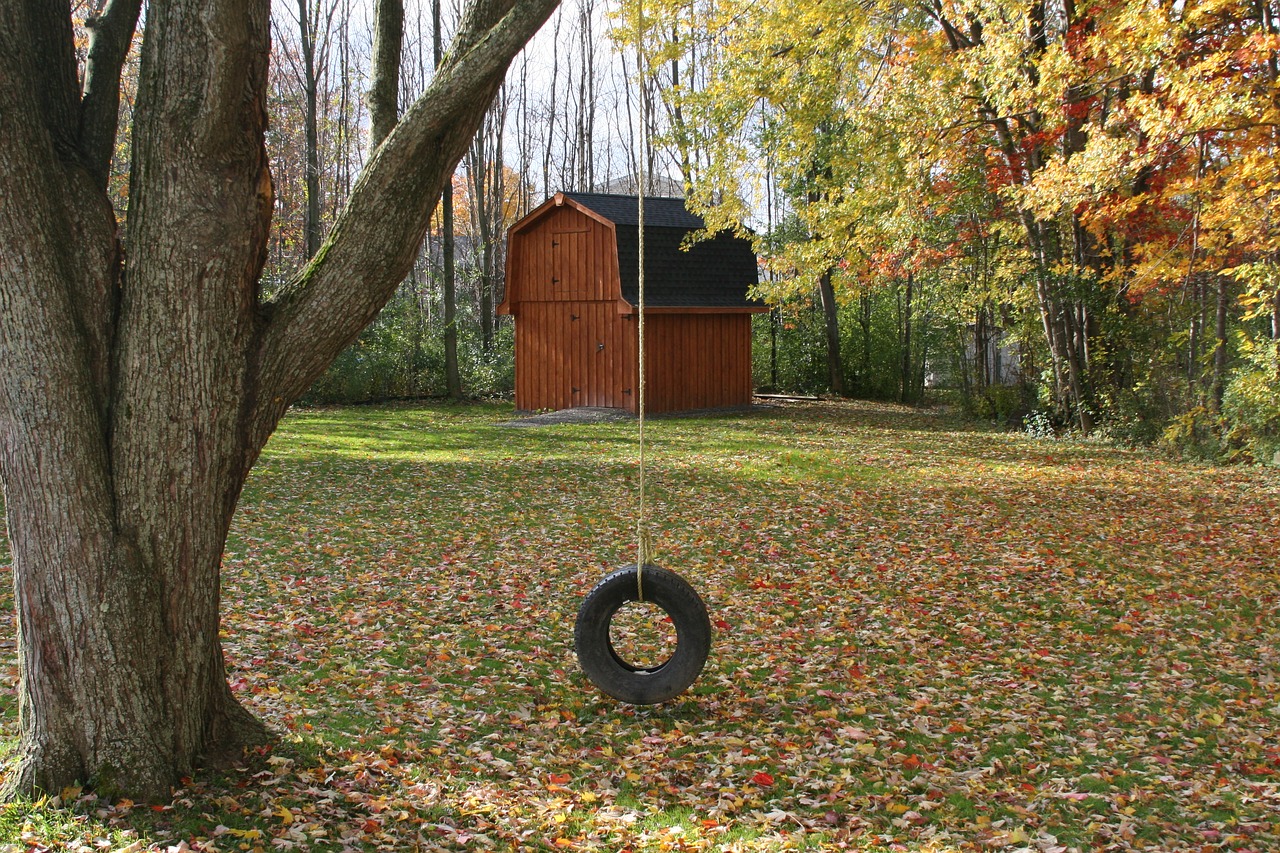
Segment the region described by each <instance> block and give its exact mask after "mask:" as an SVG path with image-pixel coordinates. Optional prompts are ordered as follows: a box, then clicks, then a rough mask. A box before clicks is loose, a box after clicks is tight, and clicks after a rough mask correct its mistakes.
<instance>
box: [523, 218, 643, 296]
mask: <svg viewBox="0 0 1280 853" xmlns="http://www.w3.org/2000/svg"><path fill="white" fill-rule="evenodd" d="M514 242H516V243H518V245H519V252H518V255H517V257H516V258H515V259H514V263H513V264H512V265H511V270H512V280H509V281H508V283H507V288H508V299H510V300H511V301H512V302H514V303H520V302H559V301H563V300H578V301H591V300H606V299H620V298H621V296H622V285H621V284H620V283H619V278H618V251H617V249H616V248H615V247H614V236H613V229H612V228H610V227H609V226H608V225H605V224H604V223H602V222H599V221H597V220H595V219H592V218H591V217H589V216H587V215H586V214H585V213H582V212H581V211H578V210H575V209H574V208H572V207H559V208H556V209H555V210H552V211H550V212H548V213H547V215H546V216H544V217H543V218H542V219H540V220H538V221H537V222H534V223H531V224H530V226H529V227H528V228H527V229H525V230H523V231H521V232H520V233H518V234H517V235H515V241H514ZM513 288H514V289H513Z"/></svg>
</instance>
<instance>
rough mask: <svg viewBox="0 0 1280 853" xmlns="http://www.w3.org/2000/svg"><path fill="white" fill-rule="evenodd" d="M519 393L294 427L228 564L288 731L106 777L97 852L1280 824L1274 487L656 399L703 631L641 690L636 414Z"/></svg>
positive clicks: (778, 411) (233, 672)
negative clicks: (622, 682)
mask: <svg viewBox="0 0 1280 853" xmlns="http://www.w3.org/2000/svg"><path fill="white" fill-rule="evenodd" d="M509 411H510V410H509V409H504V408H501V407H471V408H456V407H445V406H439V407H388V408H361V409H352V410H325V411H315V412H298V413H295V414H293V415H292V416H291V417H290V418H289V419H288V420H287V421H286V422H285V423H284V425H283V426H282V428H281V430H280V432H279V433H278V434H277V436H276V437H275V438H274V439H273V441H272V443H271V445H270V446H269V447H268V449H267V451H266V452H265V453H264V455H263V458H262V462H261V463H260V465H259V467H258V469H257V470H256V471H255V473H254V475H253V477H252V479H251V482H250V484H249V485H248V487H247V488H246V491H245V494H244V498H243V501H242V505H241V510H240V512H239V515H238V517H237V520H236V523H235V528H234V531H233V535H232V538H231V541H230V543H229V544H228V552H227V557H226V560H225V564H224V584H225V591H224V601H225V602H226V606H225V611H226V615H225V618H224V625H223V631H224V645H225V648H226V652H227V656H228V662H229V669H230V677H231V680H232V686H233V689H234V690H235V691H236V693H237V695H238V696H239V697H240V698H241V700H242V701H243V702H244V703H245V704H246V705H247V706H249V707H250V708H251V709H252V710H253V711H254V712H255V713H257V714H259V715H261V716H262V717H263V718H265V719H266V720H267V721H268V722H270V723H271V724H272V725H273V726H274V727H275V728H276V729H277V730H278V731H280V732H281V734H282V740H281V743H280V744H279V745H278V746H277V747H276V748H275V749H274V750H272V751H271V752H270V753H268V754H264V755H262V756H258V757H257V761H256V762H255V763H254V764H253V765H252V767H251V769H250V771H249V772H247V773H246V774H244V775H242V776H238V777H230V778H221V779H205V778H202V779H200V780H196V781H192V782H191V783H190V784H189V785H187V786H186V787H185V788H184V789H183V790H182V791H179V792H178V793H177V794H176V795H175V800H174V802H173V803H172V804H170V805H169V806H168V807H166V808H164V809H162V810H160V811H156V810H154V809H153V808H150V807H142V806H133V805H132V804H128V803H125V804H120V803H113V804H101V803H98V802H97V801H95V800H93V799H92V794H91V793H90V794H85V795H81V796H80V798H79V802H78V804H77V805H76V808H78V809H79V810H80V812H81V813H82V814H83V815H84V817H85V820H86V821H87V825H86V828H82V829H80V830H77V831H76V832H79V833H80V837H79V839H78V840H77V841H76V843H85V839H90V836H92V835H93V834H94V833H95V832H98V833H101V834H102V836H103V838H104V839H107V836H106V833H107V832H109V831H116V832H118V831H119V829H118V828H119V827H121V826H133V827H135V829H136V831H137V833H138V835H137V837H138V838H139V839H140V841H141V842H142V843H144V844H145V845H147V846H155V847H159V848H161V849H164V848H178V847H181V846H182V845H186V846H187V847H189V848H191V849H196V848H201V847H202V848H204V849H217V850H258V849H262V850H267V849H271V850H290V849H297V850H331V849H333V850H337V849H369V850H376V849H386V850H409V849H422V850H432V849H440V850H459V849H476V850H484V849H493V850H517V849H535V850H609V851H618V850H624V849H629V850H633V851H640V850H790V849H833V850H834V849H851V850H894V849H900V850H935V851H950V850H1000V849H1005V850H1039V851H1070V850H1137V849H1152V850H1196V851H1199V850H1206V849H1207V850H1236V851H1263V850H1269V849H1277V848H1278V847H1280V698H1278V694H1280V691H1278V690H1277V680H1278V679H1280V642H1278V639H1280V629H1278V628H1277V623H1280V619H1277V610H1278V609H1280V606H1278V605H1277V594H1278V593H1277V586H1278V585H1277V570H1276V567H1275V564H1276V554H1278V553H1280V488H1278V484H1277V481H1276V479H1275V475H1274V473H1273V472H1272V473H1268V472H1264V471H1259V470H1252V469H1220V468H1207V467H1195V466H1187V465H1180V464H1173V463H1168V462H1164V461H1161V460H1159V459H1155V458H1152V457H1149V456H1145V455H1141V454H1136V453H1130V452H1123V451H1118V450H1113V449H1110V448H1107V447H1105V446H1103V445H1098V444H1093V443H1072V442H1043V441H1036V440H1032V439H1028V438H1025V437H1022V436H1018V435H1011V434H1007V433H994V432H982V431H974V430H972V429H967V428H964V427H963V426H961V425H958V424H954V423H951V422H948V421H946V420H944V419H941V418H938V417H935V416H934V415H932V414H930V413H928V412H927V411H926V412H922V411H914V410H909V409H904V408H899V407H892V406H875V405H870V404H833V403H825V404H817V405H803V406H781V407H775V408H771V409H768V410H762V411H756V412H753V413H733V414H729V415H723V416H709V417H705V418H694V419H671V420H665V421H658V422H655V423H654V425H653V428H652V432H651V435H652V440H653V445H652V449H651V453H650V460H651V465H652V469H651V471H650V482H651V484H652V494H653V498H652V506H651V509H650V519H649V521H650V525H651V526H652V528H653V530H654V538H655V540H656V542H657V543H658V545H659V549H660V557H659V562H661V563H663V564H664V565H667V566H668V567H670V568H673V569H676V570H678V571H680V572H681V573H683V574H684V575H685V576H686V577H688V578H689V579H690V580H691V581H692V582H693V583H694V584H695V586H697V587H698V589H699V590H700V591H701V593H702V595H703V596H704V598H705V599H706V600H707V603H708V606H709V608H710V611H711V615H712V621H713V623H714V625H715V640H714V646H713V651H712V658H711V660H710V661H709V663H708V666H707V669H706V670H705V672H704V674H703V676H702V678H701V680H700V681H699V682H698V684H697V685H696V686H695V687H694V688H693V690H691V691H690V693H689V694H686V695H685V696H684V697H682V698H681V699H679V700H677V701H675V702H672V703H670V704H668V705H664V706H660V707H656V708H634V707H630V706H625V705H619V704H617V703H615V702H613V701H612V700H608V699H606V698H605V697H603V696H601V695H600V694H598V693H597V692H595V691H594V689H593V688H591V687H590V685H589V684H587V682H586V681H585V679H584V678H583V676H582V675H581V674H580V672H579V671H578V669H577V666H576V662H575V660H574V657H573V650H572V626H573V619H574V615H575V611H576V608H577V605H578V603H579V602H580V600H581V597H582V596H583V595H584V594H585V593H586V592H587V590H589V589H590V587H591V585H592V584H593V583H594V582H595V581H596V580H597V579H598V578H599V577H600V576H601V575H602V574H603V573H605V572H606V571H607V570H609V569H610V568H612V567H615V566H617V565H621V564H624V563H626V562H627V561H629V560H633V559H634V557H635V544H634V540H635V532H634V528H635V517H634V513H635V509H634V495H635V484H636V469H635V462H634V459H635V425H634V423H625V422H624V423H607V424H591V425H571V426H550V427H546V428H541V429H536V430H511V429H507V428H503V427H500V426H498V425H497V424H498V423H499V422H501V421H503V420H505V419H506V418H508V417H509ZM8 726H9V728H10V729H12V726H13V719H12V712H10V715H9V717H8ZM72 799H75V798H72ZM16 840H17V839H15V841H16ZM90 840H92V839H90ZM114 843H115V842H114V841H111V840H109V839H107V842H106V845H105V846H104V847H103V849H109V848H110V847H111V845H112V844H114Z"/></svg>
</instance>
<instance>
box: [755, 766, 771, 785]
mask: <svg viewBox="0 0 1280 853" xmlns="http://www.w3.org/2000/svg"><path fill="white" fill-rule="evenodd" d="M751 781H752V782H755V783H756V784H757V785H760V786H762V787H768V786H770V785H772V784H773V777H772V776H770V775H769V774H768V773H765V772H764V771H763V770H760V771H758V772H757V773H756V775H754V776H752V777H751Z"/></svg>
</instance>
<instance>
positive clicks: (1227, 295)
mask: <svg viewBox="0 0 1280 853" xmlns="http://www.w3.org/2000/svg"><path fill="white" fill-rule="evenodd" d="M1230 306H1231V289H1230V287H1229V286H1228V278H1227V277H1226V276H1225V275H1220V276H1218V302H1217V308H1216V311H1215V313H1214V326H1213V343H1214V346H1213V385H1212V388H1213V393H1212V395H1211V396H1210V398H1209V409H1210V411H1212V412H1214V413H1215V414H1216V413H1218V412H1221V411H1222V398H1223V395H1224V394H1225V393H1226V390H1227V313H1228V309H1229V308H1230Z"/></svg>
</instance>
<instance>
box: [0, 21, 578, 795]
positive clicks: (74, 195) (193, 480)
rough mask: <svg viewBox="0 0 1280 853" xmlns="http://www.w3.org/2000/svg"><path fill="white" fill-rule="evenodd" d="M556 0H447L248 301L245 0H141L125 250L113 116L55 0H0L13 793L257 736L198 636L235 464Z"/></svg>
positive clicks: (210, 646)
mask: <svg viewBox="0 0 1280 853" xmlns="http://www.w3.org/2000/svg"><path fill="white" fill-rule="evenodd" d="M554 5H555V0H519V2H518V3H517V2H516V0H478V2H476V3H475V4H474V5H473V6H472V7H471V8H470V10H469V11H468V14H467V16H466V18H465V20H464V21H463V22H462V24H461V26H460V27H459V34H458V37H457V39H456V40H455V43H454V48H453V52H452V53H451V54H450V56H449V57H448V59H447V60H446V62H445V64H444V66H443V67H442V69H441V71H440V73H439V74H438V75H437V77H436V81H435V82H434V83H433V85H432V87H431V89H429V90H428V92H427V94H426V95H424V97H423V98H422V99H420V100H419V101H418V103H416V104H415V105H414V106H413V107H412V108H411V109H410V110H409V111H408V112H407V113H406V115H405V118H404V120H403V121H402V122H401V123H400V124H399V125H398V127H397V128H396V130H395V131H393V132H392V134H391V135H390V136H389V137H388V138H387V140H386V142H385V143H384V144H383V145H382V146H381V148H379V149H378V151H377V153H376V154H375V155H374V157H373V159H372V161H371V163H370V165H369V167H368V168H367V169H366V170H365V172H364V174H363V175H361V177H360V180H359V181H358V182H357V184H356V186H355V187H354V189H353V191H352V194H351V198H350V200H349V202H348V205H347V207H346V209H345V210H344V212H343V213H342V215H341V216H340V217H339V219H338V221H337V222H336V223H335V225H334V228H333V230H332V232H331V233H330V236H329V238H328V240H327V241H326V243H325V244H324V245H323V246H322V248H321V250H320V251H319V252H318V253H317V254H316V256H315V258H314V259H313V260H312V261H311V262H310V263H309V264H308V265H307V266H306V268H305V269H304V270H303V271H302V272H301V273H300V274H299V276H298V277H297V279H295V280H294V281H293V282H292V283H290V284H289V285H288V286H287V287H286V288H285V289H284V290H283V292H282V293H281V295H280V297H279V298H278V299H277V300H276V301H275V302H273V303H266V302H264V301H263V299H262V297H261V293H260V290H259V282H258V276H259V273H260V272H261V269H262V266H263V262H264V259H265V255H266V246H267V232H268V227H269V223H270V216H271V209H272V203H273V195H272V189H271V179H270V175H269V173H268V171H267V157H266V152H265V148H264V145H263V135H264V132H265V129H266V114H265V107H264V103H265V98H264V93H265V91H266V76H267V56H268V39H269V36H268V32H269V28H268V15H269V10H268V2H267V0H222V2H216V0H171V2H167V3H161V4H152V5H151V6H150V8H149V11H148V13H147V28H146V34H145V39H144V43H143V50H142V71H141V81H140V87H139V93H138V100H137V112H136V123H135V126H134V136H133V157H134V161H133V168H132V175H131V181H130V193H131V198H130V209H129V215H128V232H127V234H126V239H125V241H124V246H125V251H126V253H127V256H128V267H127V268H128V275H127V278H126V276H125V275H124V269H125V267H124V264H123V263H122V256H121V252H120V245H119V243H118V241H117V233H116V224H115V218H114V215H113V212H112V210H111V207H110V204H109V203H108V201H107V197H106V195H105V191H104V187H103V185H102V184H103V182H102V180H101V176H100V174H99V171H100V169H99V166H98V165H95V164H100V163H101V159H100V158H99V157H92V156H86V152H85V151H83V150H82V147H83V146H84V145H87V144H100V143H88V142H86V140H88V139H90V137H89V135H88V131H89V130H90V129H91V130H93V132H94V134H95V135H94V136H93V137H92V138H93V139H112V140H113V139H114V133H113V132H110V133H109V132H107V130H108V129H107V128H103V127H100V126H95V127H92V128H89V127H88V125H91V124H93V122H94V121H102V119H94V118H93V117H92V116H91V115H90V114H89V112H88V107H87V106H86V104H87V103H88V99H87V98H84V99H82V98H81V93H80V91H79V90H78V87H77V75H76V68H75V53H74V42H73V38H72V30H71V25H70V20H69V17H68V13H67V8H66V6H65V5H64V6H63V7H62V9H61V11H60V10H59V8H58V6H57V4H49V3H43V2H38V0H8V2H6V3H5V11H6V13H7V14H6V16H5V18H6V26H4V27H0V195H2V196H3V198H4V203H3V204H0V244H3V245H4V246H5V251H4V252H3V253H0V306H2V307H3V310H2V311H0V364H3V365H4V366H5V369H4V370H3V371H0V479H2V480H3V484H4V490H5V504H6V510H7V516H8V518H7V520H8V530H9V539H10V544H11V550H12V552H13V572H14V586H15V592H16V601H17V608H18V625H19V641H18V645H19V659H20V664H21V672H22V678H21V682H20V686H19V689H18V699H19V710H20V729H21V739H22V740H21V746H20V750H19V756H18V759H17V762H16V767H14V768H13V769H12V771H11V773H10V774H9V782H8V789H9V792H10V793H14V792H17V793H27V794H30V793H34V792H36V791H39V790H44V791H53V792H57V791H59V790H61V789H62V788H63V787H64V786H67V785H70V784H72V783H74V782H77V781H80V782H85V781H87V782H89V783H91V784H93V785H95V786H97V787H98V788H99V789H101V790H104V791H110V792H116V793H121V794H125V795H129V796H132V797H134V798H138V797H145V798H152V799H163V798H167V797H168V795H169V792H170V786H171V785H173V784H174V783H176V782H177V780H178V779H179V778H180V777H181V776H183V775H185V774H188V773H190V772H191V771H192V770H193V769H194V768H195V767H196V766H198V765H200V764H201V763H207V762H210V761H214V760H218V759H221V758H225V757H232V756H236V755H239V754H240V751H241V747H242V746H243V745H245V744H246V743H252V742H255V741H261V740H263V739H264V738H265V737H266V736H267V732H266V730H265V728H264V727H263V726H262V725H261V724H260V723H258V722H257V721H256V720H254V719H253V718H252V717H251V716H250V715H249V714H248V713H247V712H246V711H244V710H243V709H242V708H241V707H240V706H239V705H238V704H237V702H236V701H235V698H234V697H233V696H232V694H231V691H230V689H229V687H228V686H227V683H226V678H225V672H224V664H223V656H222V650H221V647H220V644H219V640H218V625H219V586H220V581H219V571H220V562H221V555H222V550H223V545H224V543H225V539H226V534H227V530H228V528H229V526H230V523H231V518H232V515H233V513H234V511H235V506H236V502H237V500H238V498H239V495H240V490H241V487H242V485H243V483H244V481H245V478H246V476H247V475H248V472H249V470H250V468H251V467H252V465H253V463H254V461H255V460H256V458H257V456H258V453H259V451H260V450H261V448H262V446H263V445H264V444H265V442H266V440H267V438H268V436H269V435H270V434H271V432H272V431H273V430H274V429H275V426H276V424H277V422H278V420H279V418H280V417H281V416H282V415H283V413H284V411H285V409H286V408H287V406H288V405H289V403H290V402H291V401H292V400H294V399H296V398H297V397H298V396H299V395H300V394H301V393H302V392H303V391H305V390H306V388H307V387H308V386H309V385H310V383H311V382H312V381H313V380H314V379H315V378H316V377H317V376H318V375H319V374H320V373H321V372H322V371H323V370H324V369H325V367H326V366H327V365H328V364H329V363H330V362H332V360H333V358H334V357H336V355H337V354H338V353H339V352H340V351H341V349H342V348H343V347H344V346H345V345H346V344H347V343H348V342H349V341H350V340H352V339H353V338H354V337H355V335H356V334H358V332H359V331H360V329H361V328H363V327H364V326H365V325H366V324H367V323H368V322H369V321H370V320H371V319H372V318H373V317H374V316H375V314H376V313H377V311H378V310H379V309H380V308H381V306H382V305H383V304H385V302H386V300H387V299H388V298H389V297H390V296H391V294H392V293H393V292H394V290H395V287H396V285H397V284H398V282H399V281H400V280H401V279H403V277H404V275H405V274H406V272H407V271H408V269H409V267H410V266H411V264H412V262H413V258H414V256H415V254H416V251H417V247H418V245H419V243H420V242H421V239H422V236H423V233H424V231H425V229H426V226H427V220H428V217H429V214H430V210H431V206H432V205H433V203H434V200H435V199H436V198H438V197H439V193H440V190H441V188H442V187H443V186H444V184H445V182H446V180H447V179H448V176H449V175H450V174H451V173H452V170H453V168H454V166H455V164H456V163H457V162H458V159H459V158H460V157H461V155H462V153H463V151H464V150H465V148H466V145H467V142H468V140H469V139H470V138H471V135H472V133H473V132H474V130H475V128H476V127H477V126H478V125H479V123H480V120H481V118H482V117H483V115H484V111H485V108H486V106H487V104H488V102H489V100H490V99H491V98H492V96H493V94H494V93H495V92H496V91H497V88H498V85H499V84H500V82H501V79H502V75H503V73H504V72H505V69H506V65H507V63H508V62H509V61H510V58H511V57H512V56H513V55H514V54H515V53H516V52H517V51H518V50H519V48H520V46H521V45H523V44H524V42H525V41H526V40H527V39H528V37H529V36H530V35H531V34H532V33H533V32H534V31H535V30H536V29H537V27H538V26H539V25H540V24H541V23H542V21H543V20H545V18H546V16H547V15H548V14H549V13H550V11H551V9H552V8H553V7H554ZM134 14H135V17H136V7H135V12H134ZM192 22H198V24H195V23H192ZM121 29H122V30H126V31H127V32H125V33H124V35H123V36H122V37H123V38H125V40H126V41H127V38H128V37H129V36H130V35H131V33H132V29H133V28H132V26H129V27H122V28H121ZM117 53H118V55H119V56H120V57H123V55H124V51H123V50H120V51H117ZM107 71H108V69H103V71H102V73H103V74H106V73H107ZM116 73H117V74H118V69H116ZM92 82H94V81H92V80H86V84H85V90H86V92H87V91H90V90H91V88H92V87H91V85H90V84H91V83H92ZM112 121H114V118H113V119H112ZM88 153H90V154H98V155H100V152H99V151H96V150H95V151H93V152H88ZM86 164H90V165H89V166H88V167H86Z"/></svg>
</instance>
